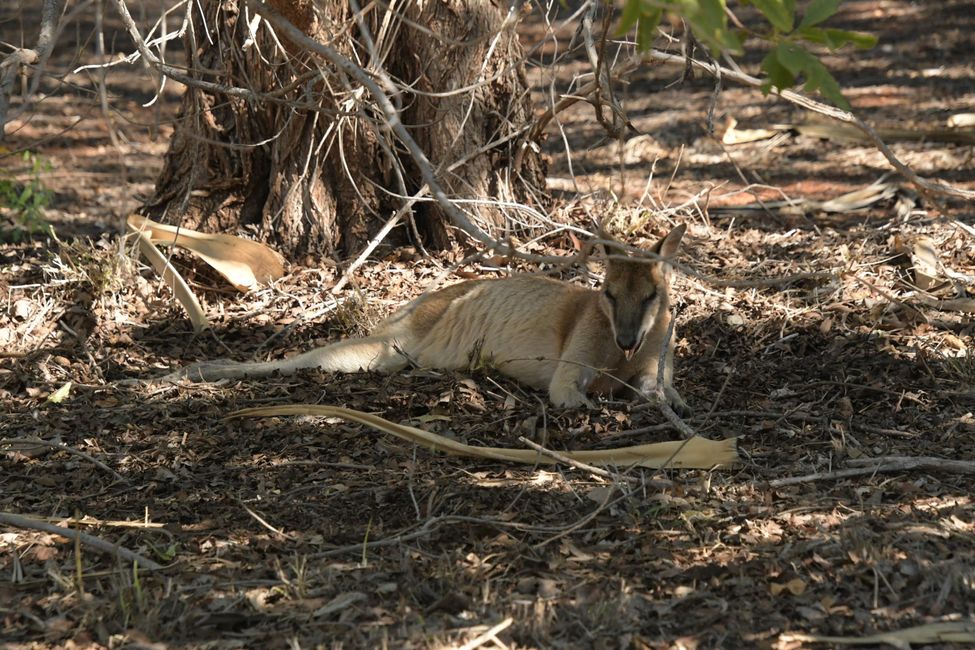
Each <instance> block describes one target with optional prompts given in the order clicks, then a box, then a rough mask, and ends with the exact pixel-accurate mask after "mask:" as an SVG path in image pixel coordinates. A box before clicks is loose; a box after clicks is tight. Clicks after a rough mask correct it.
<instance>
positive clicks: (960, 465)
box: [769, 456, 975, 488]
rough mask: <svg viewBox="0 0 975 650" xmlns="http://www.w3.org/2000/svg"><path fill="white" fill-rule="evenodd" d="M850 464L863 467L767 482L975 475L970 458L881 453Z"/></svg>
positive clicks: (788, 483)
mask: <svg viewBox="0 0 975 650" xmlns="http://www.w3.org/2000/svg"><path fill="white" fill-rule="evenodd" d="M847 463H849V464H850V465H864V467H851V468H849V469H838V470H834V471H832V472H816V473H815V474H806V475H804V476H790V477H787V478H780V479H776V480H774V481H769V486H771V487H774V488H778V487H785V486H787V485H798V484H800V483H813V482H815V481H826V480H830V481H832V480H835V479H840V478H849V477H851V476H866V475H872V474H881V473H890V472H903V471H906V470H913V469H924V470H933V471H939V472H945V473H948V474H971V475H975V461H970V460H950V459H947V458H935V457H933V456H918V457H911V456H884V457H880V458H853V459H850V460H848V461H847Z"/></svg>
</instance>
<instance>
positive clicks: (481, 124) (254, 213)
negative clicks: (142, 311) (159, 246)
mask: <svg viewBox="0 0 975 650" xmlns="http://www.w3.org/2000/svg"><path fill="white" fill-rule="evenodd" d="M269 4H270V5H271V6H272V7H273V8H275V9H277V11H279V12H280V13H281V14H283V15H284V16H285V17H287V18H288V19H289V20H290V21H291V22H292V23H293V24H294V25H295V26H297V27H298V28H299V29H300V30H301V31H302V32H303V33H305V34H306V35H308V36H311V37H312V38H314V39H315V40H317V41H319V42H321V43H327V44H328V45H329V46H330V47H332V48H334V49H335V50H337V51H338V52H340V53H341V54H342V55H344V56H345V57H347V58H349V59H350V60H352V61H354V62H357V63H358V64H359V65H360V66H361V67H362V68H363V69H365V70H366V71H367V72H368V73H369V74H370V75H371V76H372V77H373V78H374V79H379V76H378V75H377V74H376V73H375V71H376V70H377V68H379V67H381V68H383V69H385V71H386V72H387V74H388V78H390V79H392V80H393V82H394V84H395V89H391V88H388V87H387V88H384V89H385V90H386V92H387V93H388V94H389V95H390V98H391V99H392V100H393V101H394V102H395V103H396V104H397V106H399V107H401V118H402V122H403V124H404V125H405V126H406V127H407V129H408V130H409V132H410V133H411V135H412V137H413V138H414V139H415V140H416V142H417V143H418V144H419V145H420V147H421V148H422V149H423V151H424V152H425V153H426V155H427V157H428V158H429V159H430V161H431V162H432V163H433V165H434V166H435V167H437V168H438V173H437V176H438V178H439V179H440V182H441V184H442V185H443V187H444V189H445V190H446V191H447V193H448V194H450V195H451V196H453V197H457V198H461V199H480V200H483V199H502V200H507V201H522V202H526V201H529V200H530V199H532V197H536V196H538V195H540V192H539V191H538V190H539V188H542V187H543V186H544V173H543V168H542V161H541V158H540V156H539V155H538V153H537V147H534V146H533V145H532V143H526V142H525V141H524V139H523V135H522V134H523V133H524V132H525V131H524V129H523V128H522V127H523V126H524V125H525V124H527V123H528V122H529V121H530V119H531V106H530V103H529V97H528V86H527V82H526V79H525V76H524V72H523V69H522V67H521V65H520V64H519V63H518V61H519V60H520V56H521V47H520V44H519V42H518V40H517V36H516V34H515V31H514V29H513V28H512V27H511V26H508V27H506V28H505V29H503V30H502V31H500V32H499V29H500V28H501V26H502V23H503V20H504V16H505V12H506V7H507V4H508V3H507V0H401V1H400V2H397V1H396V0H390V1H389V2H380V3H366V2H363V3H362V6H364V7H366V10H365V14H364V16H363V18H362V24H361V25H360V24H359V23H358V22H357V20H356V18H355V14H354V12H353V11H352V10H350V8H349V5H350V4H352V3H349V2H345V1H342V2H338V1H333V0H328V1H325V2H318V3H313V2H312V1H311V0H271V1H270V2H269ZM191 5H192V7H193V8H192V12H193V14H192V24H191V26H190V28H189V29H188V30H187V32H186V36H185V43H186V57H187V62H188V65H189V68H190V74H191V75H192V76H193V77H195V78H196V79H200V80H202V81H206V82H211V83H217V84H220V85H223V86H229V87H236V88H244V89H247V90H250V91H252V92H253V93H255V94H256V95H257V97H258V99H257V100H256V101H255V100H252V99H249V98H241V97H239V96H233V95H231V94H227V93H224V92H220V91H211V90H208V89H201V88H199V87H195V86H193V87H188V88H187V90H186V92H185V94H184V96H183V99H182V105H181V108H180V114H179V119H178V122H177V126H176V131H175V133H174V135H173V138H172V141H171V143H170V147H169V151H168V152H167V154H166V160H165V164H164V168H163V171H162V173H161V174H160V176H159V179H158V180H157V183H156V190H155V193H154V195H153V196H152V198H151V199H150V200H149V201H147V203H146V204H145V206H144V210H145V212H146V213H147V214H149V215H150V216H153V217H156V218H160V219H162V220H164V221H168V222H170V223H181V224H182V225H184V226H187V227H190V228H196V229H200V230H205V231H227V232H233V231H234V230H237V229H238V228H241V227H246V226H251V227H256V229H257V234H258V236H259V237H260V238H262V239H264V240H265V241H268V242H270V243H272V244H273V245H275V246H276V247H277V248H278V249H279V250H280V251H281V252H282V253H284V254H285V255H286V256H287V257H290V258H291V259H293V260H294V259H299V258H302V257H304V256H306V255H312V256H321V255H327V256H334V255H340V256H343V255H350V254H352V253H353V252H355V251H356V250H358V249H360V248H361V247H362V246H363V245H364V244H365V242H367V241H368V240H369V239H370V238H372V237H373V236H374V235H375V234H376V233H377V232H378V231H379V230H380V228H382V226H383V224H384V223H385V222H386V221H387V220H388V219H389V218H390V217H391V216H392V215H393V214H394V213H395V212H396V211H397V210H398V209H400V208H401V207H402V206H403V205H404V202H405V200H406V199H405V198H404V195H410V194H413V193H415V192H417V191H418V190H419V189H420V188H421V187H422V186H423V182H422V180H420V179H421V177H420V173H419V171H418V168H417V166H416V164H415V163H414V162H413V160H412V158H410V156H409V154H408V153H407V152H406V149H405V148H404V147H402V146H401V145H400V143H398V142H397V141H396V140H395V139H394V137H393V135H392V132H391V131H390V130H389V129H388V128H387V127H386V126H385V125H384V119H383V116H382V113H381V112H380V111H379V109H378V107H377V105H376V103H375V101H374V98H373V97H372V96H370V94H369V92H368V91H367V90H366V89H364V88H363V87H362V85H361V84H360V83H358V82H357V81H356V80H355V79H354V78H352V77H349V76H346V75H345V74H344V73H343V72H341V71H339V70H336V69H334V68H333V67H331V66H329V65H328V63H327V62H326V61H324V59H322V58H321V57H318V56H317V55H315V54H314V53H313V52H309V51H306V50H305V49H303V48H302V47H301V46H300V45H298V44H296V43H293V42H291V41H289V40H288V39H287V38H286V37H285V36H284V35H283V34H282V33H281V32H280V31H279V30H278V31H276V32H275V33H274V34H272V31H271V28H270V27H269V25H268V23H267V22H266V21H263V20H262V21H261V22H260V23H259V25H258V26H257V27H256V29H255V30H253V33H252V28H251V27H250V26H249V25H254V24H255V23H254V18H255V16H256V14H255V13H254V12H253V10H252V9H251V10H249V9H248V8H247V3H246V0H203V1H202V2H193V3H191ZM201 7H202V13H200V12H201ZM362 26H364V27H365V28H366V30H365V31H366V32H367V34H364V33H363V31H362V29H361V27H362ZM248 39H253V40H252V41H250V42H248ZM377 58H378V60H377ZM380 85H382V84H380ZM470 86H474V88H473V89H470V88H468V87H470ZM455 89H457V92H456V93H454V94H449V95H447V96H441V95H438V94H437V93H445V92H447V91H452V90H455ZM519 149H522V153H521V154H520V155H517V156H516V154H517V152H518V151H519ZM468 158H469V160H468ZM460 160H465V162H464V163H463V164H460V165H458V166H456V168H453V169H448V168H449V167H450V166H451V165H453V164H454V163H455V162H457V161H460ZM516 165H517V167H516ZM462 207H463V208H464V209H465V210H466V211H467V212H469V213H470V214H471V215H472V217H473V218H474V220H475V222H476V223H478V224H480V225H481V226H482V227H484V228H485V229H491V230H493V232H494V234H497V235H499V236H503V235H504V234H505V233H506V232H508V231H510V230H511V228H512V227H513V226H511V225H510V224H509V223H507V221H506V216H505V213H504V212H503V211H502V210H500V209H498V208H496V207H491V206H477V205H473V204H470V203H463V204H462ZM412 220H413V226H414V227H413V228H400V229H398V231H397V233H395V237H394V239H393V243H399V242H402V241H404V240H405V239H406V238H407V237H412V236H414V235H415V234H418V235H419V236H421V237H422V238H423V240H424V242H425V243H426V244H427V245H432V246H437V247H442V246H444V245H446V244H448V243H449V242H450V236H449V233H450V232H451V231H450V230H449V228H448V227H449V224H447V223H445V217H444V215H443V214H442V213H441V211H440V210H439V209H438V208H437V205H436V203H434V202H429V201H427V202H418V203H416V204H415V205H414V207H413V211H412ZM407 221H408V220H407Z"/></svg>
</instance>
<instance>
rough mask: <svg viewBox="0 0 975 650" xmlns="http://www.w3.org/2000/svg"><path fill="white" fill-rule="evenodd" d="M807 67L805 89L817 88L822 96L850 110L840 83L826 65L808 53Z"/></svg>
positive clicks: (812, 89)
mask: <svg viewBox="0 0 975 650" xmlns="http://www.w3.org/2000/svg"><path fill="white" fill-rule="evenodd" d="M809 58H810V63H809V67H808V68H807V70H806V85H805V88H806V90H807V91H809V92H812V91H814V90H818V91H819V92H820V93H821V94H822V95H823V97H825V98H826V99H828V100H830V101H831V102H833V103H834V104H836V105H837V106H839V107H840V108H842V109H843V110H845V111H848V110H850V102H848V101H846V98H845V97H844V96H843V91H842V90H841V89H840V84H839V83H838V82H837V81H836V79H835V78H834V77H833V75H832V74H830V72H829V70H827V69H826V66H824V65H823V64H822V62H821V61H820V60H819V59H817V58H816V57H814V56H812V55H810V57H809Z"/></svg>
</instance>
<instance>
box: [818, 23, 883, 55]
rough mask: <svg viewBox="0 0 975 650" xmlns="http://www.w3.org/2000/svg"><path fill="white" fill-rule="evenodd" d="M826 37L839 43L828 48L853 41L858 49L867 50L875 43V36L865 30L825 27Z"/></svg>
mask: <svg viewBox="0 0 975 650" xmlns="http://www.w3.org/2000/svg"><path fill="white" fill-rule="evenodd" d="M826 38H828V39H829V40H830V41H831V42H834V43H839V45H836V46H835V47H830V49H836V48H838V47H842V46H843V45H845V44H847V43H853V45H855V46H856V47H857V48H858V49H861V50H867V49H870V48H871V47H873V46H874V45H876V44H877V37H876V36H875V35H873V34H868V33H867V32H851V31H847V30H845V29H832V28H830V29H827V30H826Z"/></svg>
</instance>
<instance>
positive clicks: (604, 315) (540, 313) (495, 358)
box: [166, 226, 686, 411]
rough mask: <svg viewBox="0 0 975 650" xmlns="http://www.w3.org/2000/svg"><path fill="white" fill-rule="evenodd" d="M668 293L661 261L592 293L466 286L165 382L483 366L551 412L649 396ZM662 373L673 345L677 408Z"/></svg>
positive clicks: (544, 284) (671, 238) (556, 284)
mask: <svg viewBox="0 0 975 650" xmlns="http://www.w3.org/2000/svg"><path fill="white" fill-rule="evenodd" d="M683 234H684V227H683V226H678V227H677V228H675V229H674V230H673V231H671V232H670V233H669V234H668V235H667V236H666V237H664V238H663V239H661V240H660V242H658V243H657V246H656V247H655V252H658V253H659V254H660V255H661V256H662V257H664V258H670V257H672V256H673V255H674V254H675V253H676V252H677V248H678V246H679V244H680V240H681V237H682V236H683ZM609 252H610V253H611V254H614V255H620V254H621V253H620V252H618V251H616V250H613V249H611V250H610V251H609ZM669 289H670V270H669V266H668V265H667V264H665V263H662V262H653V263H646V262H638V261H635V260H632V261H631V260H609V261H608V262H607V270H606V280H605V282H604V284H603V287H602V290H601V291H596V290H592V289H585V288H583V287H578V286H574V285H570V284H567V283H565V282H560V281H557V280H552V279H548V278H542V277H537V276H530V275H518V276H514V277H511V278H506V279H500V280H470V281H467V282H461V283H459V284H455V285H452V286H449V287H446V288H444V289H441V290H440V291H436V292H433V293H430V294H427V295H425V296H421V297H420V298H417V299H416V300H414V301H413V302H411V303H409V304H407V305H406V306H404V307H402V308H401V309H399V310H398V311H397V312H395V313H394V314H393V315H392V316H390V317H389V318H388V319H386V320H385V321H383V323H382V324H380V325H379V327H378V328H377V329H376V331H375V332H373V333H372V334H371V335H370V336H367V337H365V338H361V339H349V340H346V341H340V342H338V343H333V344H331V345H326V346H324V347H321V348H317V349H315V350H311V351H309V352H305V353H304V354H300V355H298V356H295V357H291V358H289V359H282V360H279V361H271V362H267V363H235V362H229V363H228V362H226V361H223V362H208V363H202V364H197V365H194V366H190V367H188V368H185V369H183V370H180V371H177V372H176V373H173V374H172V375H169V376H168V377H166V379H178V378H182V377H189V378H191V379H196V380H204V381H213V380H216V379H222V378H238V377H245V376H262V375H269V374H271V373H273V372H281V373H283V374H288V373H292V372H294V371H295V370H297V369H299V368H315V367H317V368H321V369H323V370H327V371H333V372H357V371H362V370H375V371H381V372H395V371H397V370H400V369H402V368H404V367H406V365H407V364H408V363H410V362H413V363H416V364H418V365H420V366H422V367H429V368H443V369H464V368H468V367H470V365H471V364H472V362H478V361H482V360H483V361H487V362H489V363H490V364H492V365H493V366H494V367H495V368H497V369H498V370H499V371H500V372H502V373H504V374H506V375H508V376H510V377H513V378H515V379H517V380H519V381H521V382H522V383H524V384H527V385H529V386H532V387H535V388H539V389H547V390H548V393H549V398H550V399H551V401H552V403H554V404H555V405H557V406H565V407H573V406H581V405H584V404H589V401H588V399H587V398H586V394H587V393H594V394H601V395H608V394H614V393H619V392H622V391H623V390H624V389H626V388H627V387H629V388H632V389H635V390H636V391H637V392H638V393H648V392H652V391H653V390H654V389H655V387H656V381H657V371H658V366H659V363H658V361H659V358H660V352H661V350H662V348H663V343H664V338H665V337H666V336H667V331H668V328H669V326H670V320H671V314H670V301H669ZM474 355H479V356H480V359H472V356H474ZM672 376H673V345H668V346H667V357H666V359H665V361H664V369H663V384H664V386H663V388H664V394H665V395H666V397H667V400H668V401H669V402H670V403H671V405H672V406H674V408H675V409H677V410H679V411H685V410H686V405H685V404H684V400H683V399H681V397H680V394H679V393H678V392H677V391H676V390H674V388H673V385H672V380H673V377H672Z"/></svg>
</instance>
